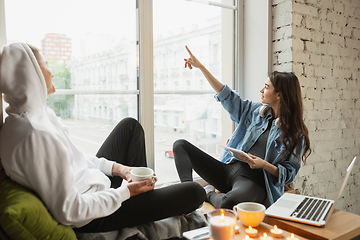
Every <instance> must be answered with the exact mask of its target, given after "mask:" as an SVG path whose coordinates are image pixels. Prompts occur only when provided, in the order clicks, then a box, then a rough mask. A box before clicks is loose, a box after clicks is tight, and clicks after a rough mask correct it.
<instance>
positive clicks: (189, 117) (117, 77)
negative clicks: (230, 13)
mask: <svg viewBox="0 0 360 240" xmlns="http://www.w3.org/2000/svg"><path fill="white" fill-rule="evenodd" d="M210 22H211V23H212V24H209V25H208V26H207V27H204V28H198V26H196V25H195V26H192V28H190V29H189V30H188V31H185V30H184V31H183V32H181V33H178V34H168V35H167V36H158V37H157V38H156V39H154V65H153V66H154V93H155V100H154V127H155V129H156V130H157V131H164V132H179V133H188V134H190V139H192V140H193V141H194V142H198V141H199V139H200V138H210V139H214V140H215V141H218V140H219V139H221V105H220V104H219V103H217V102H216V101H214V99H213V95H214V94H213V93H209V94H201V95H200V96H199V95H198V94H188V93H187V94H185V95H181V94H173V93H172V92H174V91H175V90H176V91H179V90H180V91H183V92H185V93H186V92H187V91H189V92H190V91H191V90H201V91H204V90H205V91H206V90H208V91H209V92H211V90H212V88H211V86H210V85H209V84H208V82H207V80H206V79H205V78H204V77H203V75H202V74H201V72H200V71H184V66H183V56H184V54H186V50H185V48H184V46H185V45H186V43H187V41H188V39H190V38H191V36H193V35H194V34H195V33H196V34H198V35H200V36H201V37H199V38H196V39H195V40H194V39H193V42H192V50H193V51H194V52H196V53H197V54H198V55H199V56H201V57H202V59H204V64H205V65H207V66H210V67H211V70H212V73H213V74H214V75H215V76H221V64H216V62H217V61H216V60H217V58H218V56H220V47H219V46H221V26H220V21H210ZM89 41H91V39H89ZM69 67H70V71H71V76H72V79H71V89H72V90H74V91H76V90H87V91H95V90H98V91H99V90H100V91H103V92H106V91H109V93H108V94H75V99H74V111H73V113H72V114H73V117H74V118H75V119H92V120H99V121H105V122H113V121H114V122H117V121H118V120H119V119H122V118H124V117H127V116H132V117H137V106H136V104H137V100H136V97H137V95H136V94H134V93H131V94H126V91H129V92H133V91H136V90H137V59H136V45H135V42H134V41H129V40H122V41H120V42H119V43H118V44H117V45H116V46H114V47H112V48H109V49H107V50H102V51H99V52H96V53H91V54H89V55H86V56H85V57H81V58H74V59H73V60H72V61H71V62H70V64H69ZM114 90H118V91H120V92H121V94H113V91H114ZM124 91H125V92H124ZM210 142H212V141H211V140H210Z"/></svg>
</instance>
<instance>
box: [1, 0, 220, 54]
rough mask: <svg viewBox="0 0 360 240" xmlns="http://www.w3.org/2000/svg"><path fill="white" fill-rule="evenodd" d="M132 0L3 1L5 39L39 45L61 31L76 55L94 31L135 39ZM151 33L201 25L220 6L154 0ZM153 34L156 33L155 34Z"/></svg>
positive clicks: (217, 10) (216, 11) (181, 0)
mask: <svg viewBox="0 0 360 240" xmlns="http://www.w3.org/2000/svg"><path fill="white" fill-rule="evenodd" d="M135 4H136V1H135V0H5V18H6V32H7V39H8V42H9V43H10V42H16V41H21V42H27V43H30V44H33V45H35V46H37V47H40V43H41V39H42V38H44V36H45V34H46V33H63V34H66V35H67V36H68V37H71V38H72V40H73V53H74V54H75V55H76V54H77V52H78V51H77V49H78V48H80V45H81V39H84V38H89V36H92V35H94V34H108V35H109V34H111V35H112V36H115V37H116V38H119V39H121V38H128V39H131V40H132V39H134V40H135V38H136V10H135V8H136V5H135ZM153 10H154V11H153V21H154V36H155V35H160V34H161V35H166V34H168V33H169V32H174V33H176V32H179V31H180V29H182V28H183V29H189V28H192V27H193V25H194V24H198V25H201V24H204V22H206V20H207V19H208V18H210V17H212V16H214V15H218V14H219V11H220V8H219V7H215V6H208V5H206V4H202V3H196V2H189V1H184V0H153ZM155 37H156V36H155Z"/></svg>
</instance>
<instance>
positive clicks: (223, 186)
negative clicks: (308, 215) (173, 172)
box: [173, 139, 266, 209]
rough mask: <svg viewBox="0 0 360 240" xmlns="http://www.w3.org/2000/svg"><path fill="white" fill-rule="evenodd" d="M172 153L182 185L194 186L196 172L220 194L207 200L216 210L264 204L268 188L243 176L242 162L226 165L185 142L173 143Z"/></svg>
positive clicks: (181, 140) (211, 195) (212, 194)
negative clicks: (194, 172) (255, 203)
mask: <svg viewBox="0 0 360 240" xmlns="http://www.w3.org/2000/svg"><path fill="white" fill-rule="evenodd" d="M173 151H174V158H175V164H176V169H177V171H178V174H179V177H180V180H181V182H189V181H190V182H191V181H192V180H193V178H192V169H194V170H195V171H196V172H197V173H198V174H199V176H201V177H202V178H203V179H204V180H205V181H206V182H208V183H209V184H211V185H213V186H214V187H215V188H216V189H218V190H219V191H220V192H221V193H220V194H218V193H216V192H209V193H208V194H207V196H206V198H207V201H208V202H209V203H211V204H212V205H213V206H214V207H215V208H228V209H232V208H233V206H234V205H236V204H238V203H240V202H258V203H263V202H264V201H265V198H266V190H265V188H264V187H261V186H260V185H259V184H257V183H256V182H255V181H253V180H252V179H249V178H248V177H246V176H244V175H243V174H241V171H243V169H242V168H243V167H244V165H243V164H242V163H241V162H239V161H235V162H233V163H230V164H225V163H223V162H220V161H219V160H217V159H215V158H213V157H212V156H210V155H208V154H207V153H205V152H203V151H202V150H201V149H199V148H197V147H196V146H194V145H193V144H191V143H189V142H188V141H186V140H183V139H180V140H177V141H176V142H175V143H174V145H173Z"/></svg>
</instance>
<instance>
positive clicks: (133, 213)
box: [74, 118, 206, 232]
mask: <svg viewBox="0 0 360 240" xmlns="http://www.w3.org/2000/svg"><path fill="white" fill-rule="evenodd" d="M96 156H97V157H105V158H106V159H109V160H114V161H116V162H118V163H121V164H124V165H127V166H146V154H145V140H144V130H143V128H142V126H141V125H140V124H139V122H138V121H137V120H135V119H133V118H125V119H123V120H122V121H120V123H119V124H118V125H117V126H116V127H115V128H114V130H113V131H112V132H111V134H110V135H109V137H108V138H107V139H106V140H105V142H104V143H103V145H102V146H101V148H100V150H99V151H98V153H97V155H96ZM110 180H111V186H112V187H114V188H116V187H119V186H120V185H121V183H122V178H120V177H110ZM205 198H206V197H205V191H204V189H203V188H202V187H201V186H200V185H199V184H196V183H195V184H194V183H180V184H176V185H172V186H169V187H164V188H161V189H155V190H153V191H149V192H146V193H143V194H139V195H137V196H134V197H132V198H130V199H128V200H126V201H124V202H123V203H122V205H121V207H120V208H119V209H118V210H117V211H115V212H114V213H113V214H111V215H109V216H106V217H103V218H98V219H95V220H93V221H91V222H90V223H88V224H87V225H85V226H83V227H81V228H77V229H74V230H75V231H78V232H107V231H112V230H119V229H122V228H124V227H132V226H136V225H139V224H143V223H148V222H151V221H156V220H160V219H163V218H166V217H170V216H176V215H181V214H186V213H189V212H191V211H194V210H195V209H197V208H198V207H199V206H200V205H201V204H202V203H203V202H204V200H205Z"/></svg>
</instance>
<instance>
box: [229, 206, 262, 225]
mask: <svg viewBox="0 0 360 240" xmlns="http://www.w3.org/2000/svg"><path fill="white" fill-rule="evenodd" d="M265 210H266V208H265V206H264V205H262V204H260V203H255V202H243V203H239V204H237V205H235V206H234V211H236V212H237V215H238V218H239V219H240V221H241V222H242V224H243V225H244V226H246V227H248V226H251V227H257V226H259V225H260V223H261V222H262V221H263V220H264V218H265Z"/></svg>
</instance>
